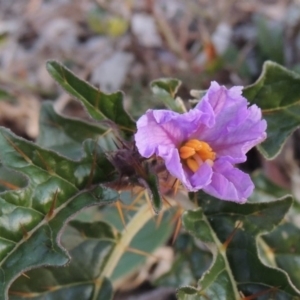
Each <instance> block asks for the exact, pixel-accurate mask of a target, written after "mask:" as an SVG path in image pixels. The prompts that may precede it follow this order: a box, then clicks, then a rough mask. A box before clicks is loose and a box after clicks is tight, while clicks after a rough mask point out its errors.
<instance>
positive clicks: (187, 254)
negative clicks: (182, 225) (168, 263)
mask: <svg viewBox="0 0 300 300" xmlns="http://www.w3.org/2000/svg"><path fill="white" fill-rule="evenodd" d="M199 244H200V243H199V241H195V240H194V239H193V238H192V237H191V236H190V235H189V234H187V233H181V234H180V235H179V236H178V237H177V238H176V241H175V244H174V251H175V253H176V257H175V260H174V263H173V264H172V268H171V270H170V271H168V272H167V273H165V274H163V275H162V276H161V277H160V278H158V279H157V280H156V281H155V282H154V284H155V285H159V286H170V287H174V288H178V287H179V286H185V285H190V284H193V285H196V284H197V282H198V279H199V278H200V277H201V276H202V275H203V273H204V272H205V271H206V270H207V269H208V268H209V266H210V265H211V262H212V254H211V253H210V252H209V251H208V250H207V249H204V247H201V246H202V245H201V244H200V245H199Z"/></svg>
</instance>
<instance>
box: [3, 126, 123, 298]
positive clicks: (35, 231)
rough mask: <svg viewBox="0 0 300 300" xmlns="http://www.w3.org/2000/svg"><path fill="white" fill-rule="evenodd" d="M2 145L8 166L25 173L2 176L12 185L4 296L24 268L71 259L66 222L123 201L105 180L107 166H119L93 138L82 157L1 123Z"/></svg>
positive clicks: (7, 199) (6, 198) (7, 195)
mask: <svg viewBox="0 0 300 300" xmlns="http://www.w3.org/2000/svg"><path fill="white" fill-rule="evenodd" d="M0 147H1V152H0V160H1V162H2V165H3V167H5V168H7V169H9V170H11V171H10V172H17V174H21V175H17V179H16V181H12V182H9V181H7V180H9V176H8V178H6V177H5V176H4V178H1V180H2V183H3V182H4V186H5V187H6V188H7V189H8V190H7V191H5V192H3V193H2V194H1V195H0V203H1V206H0V257H1V261H0V268H1V272H0V299H1V300H2V299H7V290H8V287H9V285H10V284H11V282H12V281H13V280H14V279H15V278H16V277H17V276H18V275H19V274H20V273H23V272H25V271H26V270H29V269H32V268H36V267H38V266H42V265H54V266H62V265H64V264H66V263H67V262H68V260H69V256H68V254H67V252H66V251H65V250H64V249H63V248H62V247H61V246H60V244H59V236H60V232H61V230H62V227H63V226H64V224H65V223H66V222H67V220H68V219H70V218H71V217H72V216H73V215H74V214H75V213H76V212H78V211H80V210H81V209H83V208H84V207H86V206H89V205H95V204H105V203H110V202H112V201H115V200H117V199H118V193H117V192H115V191H113V190H111V189H109V188H106V187H104V186H103V185H101V182H103V181H107V180H109V176H108V172H107V170H109V168H110V169H111V170H113V169H112V167H111V164H110V163H109V162H108V161H107V158H106V157H105V155H104V153H103V152H102V151H101V149H100V148H99V147H98V146H97V144H96V143H95V142H93V141H91V140H88V141H86V142H85V144H84V152H83V156H82V159H81V160H80V161H72V160H70V159H67V158H65V157H62V156H60V155H59V154H57V153H55V152H53V151H50V150H45V149H43V148H41V147H39V146H37V145H35V144H34V143H32V142H29V141H26V140H24V139H22V138H19V137H17V136H15V135H14V134H12V133H11V132H10V131H9V130H7V129H4V128H0ZM94 166H95V167H94ZM0 175H1V172H0ZM4 175H5V174H4ZM21 178H26V182H27V184H26V185H25V186H24V180H23V181H22V180H21V181H19V182H20V183H21V185H20V186H16V184H17V182H18V180H20V179H21ZM112 178H113V177H112ZM0 184H1V181H0Z"/></svg>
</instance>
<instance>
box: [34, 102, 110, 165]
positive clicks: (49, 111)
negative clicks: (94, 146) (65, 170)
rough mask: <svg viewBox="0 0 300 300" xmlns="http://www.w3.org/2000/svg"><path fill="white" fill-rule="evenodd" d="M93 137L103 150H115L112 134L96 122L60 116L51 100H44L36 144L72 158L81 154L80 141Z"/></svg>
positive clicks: (77, 157)
mask: <svg viewBox="0 0 300 300" xmlns="http://www.w3.org/2000/svg"><path fill="white" fill-rule="evenodd" d="M87 139H95V140H97V141H98V144H99V145H100V147H101V148H102V149H103V150H104V151H108V150H115V144H114V142H113V134H112V132H111V130H110V129H108V130H107V129H103V128H101V127H100V126H98V125H97V124H93V123H88V122H84V121H82V120H80V119H75V118H70V117H66V116H62V115H60V114H58V113H56V112H55V110H54V108H53V105H52V103H51V102H47V101H46V102H44V103H43V105H42V108H41V113H40V135H39V137H38V139H37V144H38V145H40V146H42V147H45V148H48V149H51V150H54V151H56V152H58V153H60V154H62V155H64V156H67V157H69V158H72V159H80V158H81V156H82V154H83V153H82V143H83V142H84V141H85V140H87Z"/></svg>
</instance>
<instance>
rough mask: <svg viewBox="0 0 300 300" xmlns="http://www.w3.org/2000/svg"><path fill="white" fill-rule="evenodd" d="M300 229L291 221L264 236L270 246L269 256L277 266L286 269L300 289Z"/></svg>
mask: <svg viewBox="0 0 300 300" xmlns="http://www.w3.org/2000/svg"><path fill="white" fill-rule="evenodd" d="M299 236H300V229H299V228H298V227H296V226H295V225H293V224H291V223H285V224H282V225H280V226H278V228H276V229H275V230H274V231H273V232H272V233H270V234H268V235H265V236H263V240H264V241H265V242H266V244H267V245H268V246H269V249H268V253H267V254H268V256H269V257H270V256H271V258H272V260H273V261H275V263H276V266H277V267H278V268H281V269H283V270H285V271H286V272H287V273H288V274H289V277H290V279H291V281H292V282H293V284H294V285H295V286H296V287H297V289H298V290H300V244H299Z"/></svg>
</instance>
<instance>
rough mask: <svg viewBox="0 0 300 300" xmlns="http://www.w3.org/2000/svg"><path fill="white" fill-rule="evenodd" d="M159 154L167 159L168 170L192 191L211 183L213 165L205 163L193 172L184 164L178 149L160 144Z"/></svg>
mask: <svg viewBox="0 0 300 300" xmlns="http://www.w3.org/2000/svg"><path fill="white" fill-rule="evenodd" d="M158 153H159V154H158V155H159V156H160V157H162V158H163V159H164V161H165V164H166V167H167V169H168V171H169V172H170V173H171V175H173V176H174V177H176V178H178V179H179V180H180V181H181V183H182V184H183V185H184V186H185V187H186V188H187V189H188V190H189V191H191V192H196V191H198V190H200V189H202V188H203V187H204V186H206V185H207V184H209V183H210V181H211V177H212V169H211V167H210V166H209V165H208V164H206V163H204V164H203V165H202V166H201V167H200V168H199V169H198V170H197V172H195V173H193V172H191V171H190V170H189V169H188V168H187V167H185V166H183V165H182V163H181V161H180V156H179V152H178V150H177V149H175V148H173V149H170V148H168V147H165V146H159V148H158Z"/></svg>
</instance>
